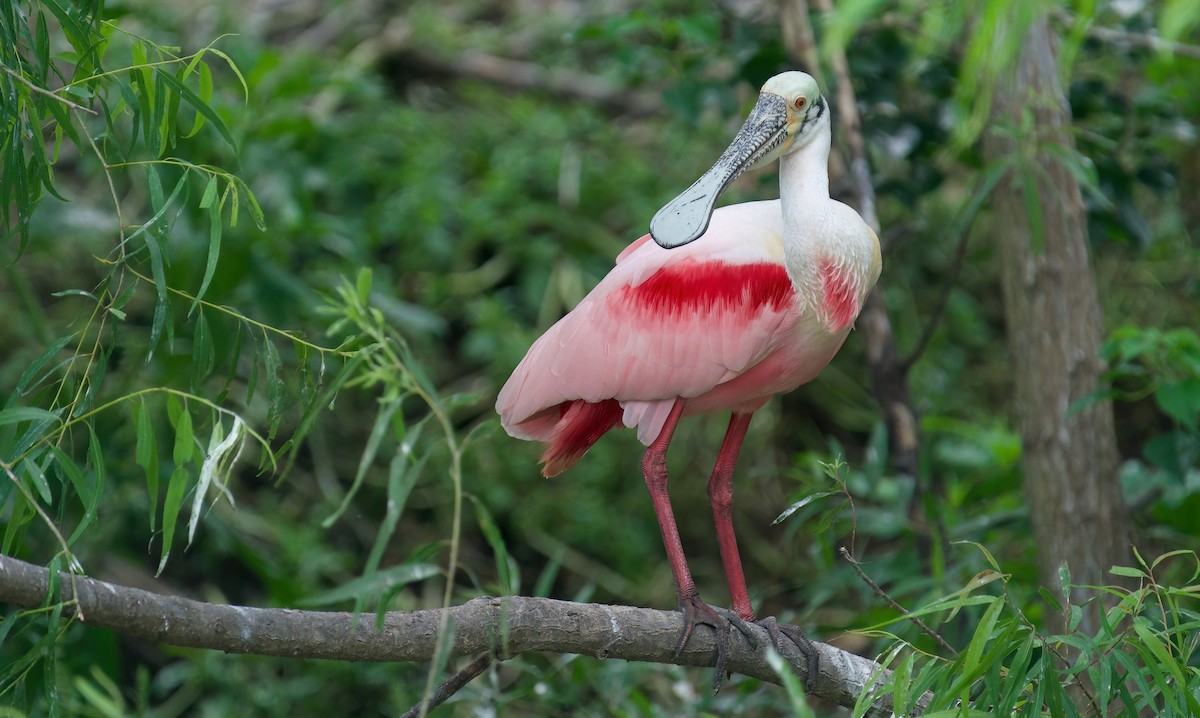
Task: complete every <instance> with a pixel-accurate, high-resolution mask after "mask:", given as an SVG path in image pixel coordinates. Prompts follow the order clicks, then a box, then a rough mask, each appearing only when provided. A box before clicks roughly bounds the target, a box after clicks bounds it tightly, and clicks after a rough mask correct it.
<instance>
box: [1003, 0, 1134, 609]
mask: <svg viewBox="0 0 1200 718" xmlns="http://www.w3.org/2000/svg"><path fill="white" fill-rule="evenodd" d="M1020 47H1021V49H1020V52H1019V60H1018V61H1017V63H1016V66H1015V67H1014V68H1013V72H1012V73H1009V74H1008V75H1007V76H1002V77H1001V78H1000V81H999V83H998V86H997V89H996V94H995V98H994V101H993V110H992V117H993V129H992V131H991V132H989V134H988V136H987V137H986V138H985V144H984V148H985V152H986V154H987V155H988V156H989V158H990V159H991V160H992V161H993V162H1003V161H1012V158H1014V157H1018V158H1020V159H1018V160H1016V161H1015V163H1014V164H1013V165H1012V168H1011V170H1010V172H1009V173H1008V175H1007V177H1006V179H1005V181H1004V182H1003V183H1002V184H1001V186H1000V187H999V190H998V191H997V193H996V194H995V202H994V204H993V207H994V211H995V219H996V228H995V233H996V235H995V238H996V241H997V242H998V244H999V246H1000V250H1001V261H1002V269H1001V272H1002V279H1003V287H1004V307H1005V316H1006V318H1007V322H1008V339H1009V346H1010V349H1011V351H1012V353H1013V357H1014V359H1015V365H1014V371H1015V377H1014V379H1015V382H1016V401H1017V407H1016V413H1017V417H1018V421H1019V424H1020V431H1021V439H1022V444H1023V446H1024V453H1023V456H1022V467H1023V469H1024V473H1025V495H1026V497H1027V499H1028V501H1029V509H1030V518H1031V521H1032V524H1033V534H1034V539H1035V541H1036V542H1037V546H1038V572H1039V575H1040V578H1041V581H1042V583H1043V584H1044V585H1046V586H1047V587H1048V588H1050V589H1051V590H1052V591H1054V592H1055V593H1056V594H1059V595H1061V594H1060V589H1059V578H1058V569H1059V566H1060V565H1061V564H1062V563H1064V562H1065V563H1066V564H1067V565H1068V566H1069V567H1070V570H1071V578H1072V581H1073V582H1074V583H1077V584H1078V583H1087V584H1096V585H1102V584H1105V583H1112V582H1113V578H1112V576H1111V575H1110V574H1109V572H1108V571H1109V568H1110V567H1111V566H1112V565H1113V564H1126V563H1127V562H1128V557H1129V543H1130V532H1129V527H1128V522H1127V518H1126V513H1125V507H1124V503H1123V500H1122V496H1121V492H1120V486H1119V485H1118V483H1117V464H1118V456H1117V448H1116V437H1115V433H1114V429H1113V413H1112V404H1111V403H1110V402H1108V401H1098V402H1094V403H1089V404H1086V406H1084V407H1083V408H1078V406H1077V404H1076V403H1077V402H1079V401H1080V400H1081V399H1083V398H1084V397H1087V396H1088V395H1089V394H1090V393H1092V392H1093V391H1095V390H1096V389H1097V388H1098V386H1099V383H1100V381H1101V372H1102V371H1103V365H1102V362H1101V360H1100V357H1099V350H1100V342H1101V334H1102V327H1101V315H1100V307H1099V302H1098V300H1097V296H1096V286H1095V280H1094V278H1093V276H1092V271H1091V267H1090V266H1089V263H1088V243H1087V217H1086V213H1085V211H1084V206H1083V199H1082V195H1081V193H1080V188H1079V183H1078V182H1077V181H1076V180H1075V177H1074V175H1073V174H1072V173H1071V172H1070V170H1069V169H1068V167H1067V166H1066V165H1064V163H1063V161H1062V155H1063V153H1064V151H1065V152H1067V153H1072V152H1074V151H1075V143H1074V140H1073V139H1072V137H1071V133H1070V124H1071V113H1070V108H1069V107H1068V105H1067V99H1066V95H1065V93H1064V91H1063V88H1062V86H1061V84H1060V82H1059V67H1058V59H1057V47H1056V42H1055V40H1054V38H1052V37H1051V33H1050V30H1049V28H1048V26H1047V22H1046V19H1045V17H1042V18H1041V19H1039V20H1036V21H1035V22H1034V23H1033V25H1032V26H1031V27H1030V28H1029V30H1028V31H1027V32H1026V34H1025V36H1024V38H1023V39H1022V41H1021V45H1020ZM1072 593H1073V594H1075V595H1073V597H1072V598H1073V599H1075V600H1076V601H1078V600H1080V599H1082V598H1083V597H1084V596H1083V595H1082V594H1081V593H1080V592H1078V591H1073V592H1072ZM1094 615H1095V614H1094V613H1092V614H1091V615H1090V616H1089V617H1087V618H1085V621H1086V623H1085V624H1084V626H1083V628H1084V629H1085V630H1088V629H1094V627H1095V624H1094V623H1092V621H1093V620H1094V618H1093V617H1094ZM1056 620H1057V625H1055V623H1051V625H1050V628H1051V629H1052V630H1053V629H1059V630H1061V629H1062V628H1063V625H1062V617H1061V616H1059V617H1057V619H1056Z"/></svg>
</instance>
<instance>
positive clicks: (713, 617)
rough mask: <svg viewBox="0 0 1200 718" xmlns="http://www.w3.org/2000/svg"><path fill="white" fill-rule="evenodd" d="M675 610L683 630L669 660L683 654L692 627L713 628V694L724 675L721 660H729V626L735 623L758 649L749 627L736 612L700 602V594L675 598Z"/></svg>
mask: <svg viewBox="0 0 1200 718" xmlns="http://www.w3.org/2000/svg"><path fill="white" fill-rule="evenodd" d="M679 611H680V612H681V613H683V632H682V633H680V634H679V642H678V643H677V644H676V645H675V653H674V654H673V655H672V656H671V658H672V660H674V659H678V658H679V654H681V653H683V649H684V646H686V645H687V642H688V640H689V639H690V638H691V637H692V630H693V629H694V628H695V627H696V626H708V627H709V628H711V629H713V632H714V633H715V634H716V643H717V665H716V666H715V667H714V669H713V694H714V695H715V694H716V693H717V692H718V691H720V690H721V682H722V681H723V680H724V678H725V662H726V661H727V660H728V659H729V653H730V651H731V650H732V641H731V640H730V636H731V632H730V629H731V628H732V627H734V626H736V627H737V629H738V630H739V631H741V633H742V635H744V636H746V638H747V639H749V641H750V643H751V645H752V646H754V648H758V641H757V639H755V637H754V631H753V629H751V628H750V624H749V623H747V622H746V621H744V620H742V618H741V617H740V616H738V615H737V614H736V613H733V612H732V611H726V610H724V609H719V608H714V607H713V606H710V605H708V604H707V603H705V602H704V601H701V600H700V597H699V596H696V595H693V596H685V597H683V598H681V599H679Z"/></svg>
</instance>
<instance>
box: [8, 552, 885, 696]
mask: <svg viewBox="0 0 1200 718" xmlns="http://www.w3.org/2000/svg"><path fill="white" fill-rule="evenodd" d="M58 585H59V590H60V591H61V594H62V595H61V600H62V601H63V602H64V603H67V604H70V605H72V606H73V607H74V609H75V614H74V615H73V616H72V617H73V618H76V619H78V616H79V614H80V613H82V614H84V615H86V616H87V621H86V623H87V624H88V625H90V626H96V627H102V628H110V629H113V630H115V631H118V632H120V633H123V634H125V635H128V636H132V637H135V638H140V639H143V640H148V641H156V642H161V643H168V644H171V645H174V646H183V647H188V648H207V649H213V650H219V651H224V652H226V653H246V654H253V655H260V656H283V657H289V658H307V659H312V658H321V659H333V660H343V661H369V662H389V661H418V662H424V661H429V660H431V659H432V658H433V655H434V651H435V649H436V646H437V644H438V635H437V634H438V626H439V623H440V621H441V618H442V613H443V611H442V610H427V611H411V612H400V611H393V612H391V613H388V614H387V615H386V616H385V617H384V621H383V625H382V627H381V628H380V629H379V630H376V628H375V621H374V619H373V617H372V616H371V615H369V614H368V615H356V614H353V613H348V612H332V611H297V610H290V609H276V608H250V607H245V606H225V605H220V604H213V603H205V602H202V601H193V600H190V599H186V598H179V597H176V596H163V595H160V594H156V593H151V592H149V591H143V590H141V589H136V588H129V587H126V586H119V585H116V584H111V583H106V582H104V581H98V580H96V579H92V578H86V577H82V576H76V577H74V580H71V578H70V577H69V576H68V574H65V573H64V574H60V575H59V581H58ZM48 591H49V572H48V571H47V569H45V568H43V567H41V566H35V565H33V564H30V563H26V562H24V561H20V560H18V559H15V558H11V557H9V556H3V555H0V602H6V603H11V604H13V605H16V606H22V607H25V608H34V607H37V606H41V605H43V604H44V602H45V601H46V600H47V593H48ZM445 611H448V612H449V614H450V615H449V618H450V622H451V623H452V625H453V626H454V645H453V647H452V648H451V653H452V655H455V656H462V655H477V654H480V653H490V654H494V655H496V656H497V657H498V658H499V659H504V658H508V657H511V656H515V655H517V654H520V653H526V652H529V651H548V652H552V653H581V654H585V655H589V656H594V657H596V658H618V659H622V660H629V661H649V662H653V663H677V664H679V665H686V666H713V665H714V664H715V663H716V645H715V642H714V640H713V634H712V632H711V631H696V632H695V634H693V636H692V639H691V641H689V643H688V645H687V647H686V648H685V649H684V650H683V652H682V653H681V654H680V656H679V658H678V660H674V661H673V660H672V658H671V654H672V652H673V651H674V648H675V641H676V639H677V638H678V637H679V632H680V630H682V628H683V621H682V618H681V616H680V614H679V613H678V612H676V611H659V610H655V609H649V608H635V607H631V606H607V605H601V604H593V603H574V602H571V601H557V600H553V599H548V598H528V597H524V596H508V597H504V598H489V597H485V598H476V599H473V600H471V601H468V602H467V603H465V604H463V605H461V606H453V607H451V608H448V609H445ZM753 630H755V631H759V632H760V633H761V635H760V636H756V638H757V640H758V645H760V646H768V645H771V640H770V637H769V636H768V635H767V632H766V629H763V628H761V627H758V626H754V627H753ZM502 636H503V637H505V639H506V641H505V639H502V638H501V637H502ZM732 644H733V645H732V651H731V655H730V657H729V660H728V662H727V664H726V667H727V669H728V670H729V671H731V672H734V673H741V674H742V675H746V676H750V677H752V678H758V679H760V680H763V681H769V682H772V683H778V682H779V680H780V679H779V676H778V675H777V674H776V673H775V671H774V670H772V669H771V667H770V665H769V664H768V663H767V659H766V655H765V654H764V653H763V652H761V651H757V650H755V649H753V648H752V647H751V646H750V644H749V643H748V642H747V641H746V639H745V638H744V637H743V636H741V634H740V633H739V632H738V631H734V632H733V641H732ZM814 646H815V647H816V649H817V651H818V653H819V654H820V675H819V676H817V680H816V687H815V689H814V690H813V694H814V695H815V696H817V697H819V698H821V699H822V700H826V701H830V702H833V703H837V704H838V705H843V706H853V705H854V702H855V701H856V700H857V698H858V696H859V695H861V694H863V693H864V692H866V691H867V690H868V689H870V688H872V687H873V686H876V685H878V684H879V683H880V682H882V681H885V680H887V677H888V676H889V675H890V673H889V672H888V671H883V669H882V668H881V667H880V666H879V664H877V663H875V662H874V661H871V660H869V659H867V658H863V657H862V656H857V655H854V654H852V653H848V652H846V651H843V650H841V649H838V648H834V647H833V646H830V645H827V644H823V643H815V644H814ZM784 659H785V660H786V661H787V662H788V663H789V664H791V666H792V668H793V669H794V670H795V671H796V672H797V673H798V674H799V675H800V676H801V677H804V676H805V672H806V668H805V658H804V656H802V655H801V654H800V653H799V652H798V651H792V652H789V654H788V655H785V656H784ZM890 713H891V699H890V696H884V697H881V698H880V699H879V700H878V701H877V703H876V705H875V706H874V707H872V709H871V710H870V711H869V712H868V713H867V715H869V716H887V715H890Z"/></svg>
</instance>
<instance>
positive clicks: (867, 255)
mask: <svg viewBox="0 0 1200 718" xmlns="http://www.w3.org/2000/svg"><path fill="white" fill-rule="evenodd" d="M830 137H831V135H830V113H829V108H828V105H827V104H826V102H825V99H824V98H823V97H822V96H821V93H820V90H819V88H818V86H817V83H816V81H815V80H814V79H813V78H812V77H810V76H809V75H807V74H804V73H802V72H786V73H783V74H781V75H777V76H775V77H773V78H771V79H770V80H768V81H767V82H766V84H764V85H763V87H762V91H761V93H760V95H759V99H758V103H757V104H756V105H755V107H754V109H753V111H752V112H751V114H750V116H749V118H748V119H747V120H746V122H745V124H744V125H743V126H742V128H741V130H740V131H739V132H738V134H737V136H736V137H735V138H734V140H733V143H732V144H731V145H730V146H729V148H728V149H727V150H726V151H725V152H724V153H723V154H722V155H721V157H720V159H718V160H717V162H716V164H714V165H713V167H712V168H711V169H709V170H708V171H707V172H706V173H705V174H704V175H702V176H701V177H700V179H698V180H697V181H696V182H695V183H694V184H693V185H692V186H691V187H690V188H688V189H687V190H686V191H684V192H683V193H682V194H680V195H679V196H678V197H676V198H675V199H674V200H672V201H671V202H670V203H668V204H667V205H666V206H664V207H663V208H662V209H661V210H659V211H658V213H657V214H656V215H655V216H654V219H653V220H652V221H651V223H650V234H648V235H646V236H643V237H641V238H640V239H638V240H637V241H635V242H634V243H633V244H631V245H629V246H628V247H627V248H626V249H625V250H624V251H623V252H621V254H620V255H619V256H618V257H617V262H616V266H615V267H614V268H613V269H612V271H611V272H609V273H608V275H607V276H606V277H604V279H603V280H601V281H600V283H599V284H598V285H597V286H596V288H595V289H593V290H592V291H591V292H590V293H589V294H588V295H587V296H586V297H584V299H583V301H582V302H580V303H579V306H577V307H575V309H574V310H572V311H571V312H570V313H568V314H567V315H566V316H565V317H563V318H562V319H561V320H559V321H558V323H556V324H555V325H554V326H552V327H551V328H550V329H549V330H547V331H546V333H545V334H543V335H542V337H541V338H540V339H538V340H537V342H535V343H534V345H533V346H532V347H531V348H530V350H529V352H528V354H526V356H525V358H524V359H523V360H522V361H521V363H520V365H519V366H517V368H516V370H515V371H514V372H513V374H512V377H511V378H509V380H508V382H507V383H506V384H505V385H504V388H503V389H501V391H500V395H499V398H498V399H497V402H496V410H497V411H498V412H499V414H500V420H501V423H502V424H503V426H504V428H505V430H506V431H507V432H508V433H509V434H511V435H512V436H514V437H517V438H520V439H532V440H536V441H540V442H544V443H545V444H546V448H545V452H544V453H543V454H542V458H541V461H542V463H543V465H544V466H543V469H542V473H543V474H544V475H545V476H548V477H549V476H555V475H557V474H559V473H561V472H563V471H564V470H566V469H567V468H569V467H570V466H571V465H572V464H574V463H575V462H576V461H578V460H579V459H580V457H582V456H583V455H584V454H585V453H586V452H587V450H588V449H589V448H590V447H591V446H592V445H593V444H594V443H595V442H596V441H597V440H599V439H600V437H601V436H602V435H604V434H605V433H606V432H607V431H609V430H610V429H613V428H616V427H618V426H622V425H623V426H626V427H630V428H636V429H637V435H638V439H639V440H641V442H642V443H643V444H645V445H646V446H647V447H648V448H647V450H646V453H645V455H644V456H643V458H642V471H643V474H644V476H645V480H646V486H647V488H648V489H649V491H650V498H651V500H652V501H653V504H654V512H655V514H656V515H657V517H658V523H659V527H660V529H661V530H662V537H663V544H664V545H665V547H666V553H667V558H668V559H669V561H670V563H671V570H672V573H673V574H674V578H675V589H676V595H677V599H678V604H679V609H680V610H681V611H682V612H683V614H684V619H685V626H684V630H683V633H682V635H681V636H680V639H679V643H678V645H677V648H676V652H675V653H676V656H678V654H679V653H680V651H682V649H683V647H684V646H685V645H686V643H687V640H688V638H689V636H690V635H691V632H692V630H693V628H694V627H695V626H696V625H697V624H702V625H708V626H710V627H712V628H713V629H714V630H715V631H716V632H717V635H718V663H717V674H716V676H715V677H714V686H719V681H720V678H721V676H722V675H723V664H724V658H725V653H726V652H727V651H728V648H729V643H728V641H729V630H730V625H731V620H730V619H727V618H726V617H725V616H723V615H722V614H721V612H718V611H717V610H716V609H714V608H713V607H711V606H709V605H708V604H706V603H704V602H703V601H702V600H701V599H700V596H699V593H698V592H697V590H696V584H695V582H694V581H693V580H692V576H691V572H690V571H689V570H688V566H687V560H686V558H685V557H684V553H683V546H682V544H681V543H680V540H679V532H678V530H677V529H676V524H675V516H674V514H673V512H672V510H671V504H670V500H669V498H668V496H667V463H666V453H667V447H668V446H669V445H670V443H671V436H672V435H673V434H674V432H675V427H676V425H677V424H678V422H679V419H680V418H681V417H683V416H687V415H690V414H700V413H707V412H716V411H729V412H731V413H732V417H731V419H730V421H729V429H728V431H727V432H726V434H725V440H724V442H723V443H722V445H721V449H720V453H719V454H718V456H717V462H716V466H715V468H714V469H713V472H712V475H711V478H710V479H709V483H708V494H709V498H710V501H711V503H712V512H713V518H714V520H715V523H716V531H717V541H718V545H719V547H720V553H721V561H722V564H723V566H724V570H725V577H726V581H727V583H728V584H729V594H730V599H731V601H732V608H733V613H734V614H736V616H735V617H734V618H733V620H732V622H733V623H739V621H753V620H754V610H753V608H752V607H751V604H750V596H749V592H748V590H747V588H746V580H745V577H744V575H743V572H742V564H741V560H740V558H739V556H738V548H737V541H736V539H735V537H734V530H733V521H732V511H731V506H732V500H733V489H732V476H733V468H734V463H735V462H736V460H737V456H738V452H739V450H740V449H741V446H742V440H743V438H744V437H745V434H746V428H747V427H748V426H749V424H750V418H751V416H752V415H753V414H754V412H755V411H757V410H758V409H759V408H761V407H762V406H763V405H764V404H766V403H767V401H768V400H769V399H770V398H771V397H772V396H774V395H775V394H779V393H782V392H787V391H791V390H792V389H795V388H796V387H798V386H800V385H801V384H804V383H806V382H809V381H812V380H813V379H814V378H816V376H817V375H818V374H819V373H820V371H821V369H823V368H824V367H825V365H826V364H828V363H829V361H830V359H832V358H833V356H834V354H836V353H837V351H838V349H839V348H840V347H841V346H842V342H843V341H845V339H846V335H847V334H848V333H849V331H850V329H851V327H852V325H853V324H854V320H855V319H856V318H857V316H858V313H859V310H860V309H861V308H862V305H863V302H864V301H865V300H866V297H867V295H868V293H870V291H871V288H872V287H873V286H874V285H875V281H876V280H877V279H878V278H879V272H880V268H881V259H880V253H879V240H878V238H877V237H876V236H875V233H874V232H873V231H872V230H871V228H870V227H869V226H867V224H866V223H865V222H864V221H863V220H862V218H861V217H859V215H858V213H857V212H855V211H854V210H852V209H851V208H849V207H847V206H846V205H844V204H842V203H841V202H838V201H836V200H833V199H831V198H830V197H829V175H828V171H829V170H828V162H829V149H830ZM775 159H779V186H780V198H779V199H778V200H769V201H760V202H747V203H744V204H736V205H732V206H728V207H723V208H721V209H719V210H716V211H714V210H713V207H714V205H715V203H716V201H717V198H718V197H719V196H720V194H721V193H722V192H723V191H724V190H725V189H726V188H727V187H728V186H729V185H730V184H731V183H732V182H733V180H734V179H735V178H736V177H737V176H738V175H740V174H741V173H742V172H743V171H744V170H746V169H748V168H750V167H754V166H763V165H766V164H768V163H770V162H772V161H773V160H775ZM651 238H653V239H654V242H651V241H649V240H650V239H651ZM762 623H763V624H764V625H765V626H766V627H767V628H768V629H769V630H770V631H771V635H772V637H773V639H774V640H775V641H776V643H777V644H778V642H779V640H780V634H779V631H781V630H783V631H784V632H785V633H786V635H788V636H789V637H790V638H791V639H792V640H793V641H794V642H795V643H796V645H797V646H798V647H799V648H800V649H801V650H802V651H804V652H805V653H806V655H808V656H809V675H808V682H809V685H810V687H811V686H812V682H813V680H814V679H815V673H816V670H815V656H816V654H815V652H814V651H813V650H812V647H811V644H809V642H808V640H807V639H806V638H804V637H803V635H802V634H800V633H799V629H796V628H795V627H791V626H777V625H776V624H775V622H774V620H773V619H764V621H762ZM739 627H741V626H739ZM785 629H786V630H785Z"/></svg>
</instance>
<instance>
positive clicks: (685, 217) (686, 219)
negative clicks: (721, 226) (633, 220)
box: [650, 168, 723, 249]
mask: <svg viewBox="0 0 1200 718" xmlns="http://www.w3.org/2000/svg"><path fill="white" fill-rule="evenodd" d="M714 169H715V168H714ZM722 179H723V178H722V177H721V176H720V175H718V174H716V173H714V172H713V171H712V170H709V171H708V172H707V173H705V174H704V175H703V176H701V177H700V179H698V180H696V182H695V183H694V184H693V185H692V186H691V187H688V188H687V189H686V190H684V191H683V192H682V193H680V195H679V196H678V197H676V198H675V199H673V200H671V201H670V202H668V203H667V204H665V205H663V208H662V209H660V210H658V212H656V213H655V214H654V218H653V219H651V220H650V236H651V237H653V238H654V241H655V242H658V245H659V246H660V247H663V248H665V249H673V248H675V247H682V246H683V245H685V244H687V243H689V242H694V241H696V240H697V239H699V238H700V237H701V235H703V234H704V231H705V230H706V229H708V221H709V219H710V218H711V217H712V213H713V207H714V206H715V205H716V203H717V197H718V196H719V195H720V193H721V189H722Z"/></svg>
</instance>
